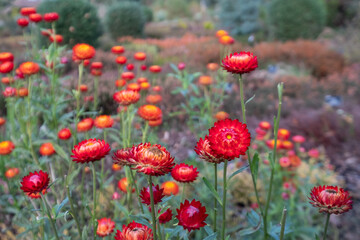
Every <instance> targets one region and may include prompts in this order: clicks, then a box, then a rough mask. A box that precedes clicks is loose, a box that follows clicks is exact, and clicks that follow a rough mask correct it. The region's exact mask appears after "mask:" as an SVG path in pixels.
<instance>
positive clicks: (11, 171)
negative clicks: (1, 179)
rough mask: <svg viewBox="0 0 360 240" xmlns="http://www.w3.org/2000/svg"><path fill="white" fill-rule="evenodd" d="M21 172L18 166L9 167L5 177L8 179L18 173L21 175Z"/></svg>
mask: <svg viewBox="0 0 360 240" xmlns="http://www.w3.org/2000/svg"><path fill="white" fill-rule="evenodd" d="M19 173H20V170H19V169H18V168H9V169H7V170H6V172H5V177H6V178H7V179H10V178H14V177H16V176H17V175H19Z"/></svg>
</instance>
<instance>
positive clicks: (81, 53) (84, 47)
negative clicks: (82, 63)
mask: <svg viewBox="0 0 360 240" xmlns="http://www.w3.org/2000/svg"><path fill="white" fill-rule="evenodd" d="M73 55H74V56H75V57H76V59H79V60H86V59H91V58H93V57H94V56H95V48H94V47H93V46H91V45H89V44H86V43H79V44H76V45H75V46H74V47H73Z"/></svg>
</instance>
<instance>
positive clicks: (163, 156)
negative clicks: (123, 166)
mask: <svg viewBox="0 0 360 240" xmlns="http://www.w3.org/2000/svg"><path fill="white" fill-rule="evenodd" d="M133 158H134V160H135V164H134V165H132V168H133V169H136V170H137V171H138V172H142V173H145V174H146V175H151V176H162V175H165V174H167V173H169V172H171V170H172V168H173V167H174V165H175V163H174V157H172V156H171V155H170V153H169V152H168V151H167V150H166V148H165V147H163V146H161V145H159V144H154V145H151V144H150V143H140V144H139V145H137V146H134V147H133Z"/></svg>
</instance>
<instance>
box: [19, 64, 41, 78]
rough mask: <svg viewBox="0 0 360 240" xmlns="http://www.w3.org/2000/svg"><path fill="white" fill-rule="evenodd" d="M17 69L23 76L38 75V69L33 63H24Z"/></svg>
mask: <svg viewBox="0 0 360 240" xmlns="http://www.w3.org/2000/svg"><path fill="white" fill-rule="evenodd" d="M19 69H20V72H22V73H23V74H24V75H32V74H36V73H38V72H39V70H40V67H39V65H38V64H37V63H34V62H24V63H22V64H21V65H20V66H19Z"/></svg>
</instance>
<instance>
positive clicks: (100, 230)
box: [96, 218, 115, 237]
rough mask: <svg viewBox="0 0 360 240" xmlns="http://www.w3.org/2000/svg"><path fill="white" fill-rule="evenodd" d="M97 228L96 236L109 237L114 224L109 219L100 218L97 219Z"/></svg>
mask: <svg viewBox="0 0 360 240" xmlns="http://www.w3.org/2000/svg"><path fill="white" fill-rule="evenodd" d="M97 221H98V227H97V230H96V234H97V235H98V236H99V237H106V236H109V235H110V234H111V233H112V232H113V231H114V228H115V222H114V221H112V220H111V218H101V219H98V220H97Z"/></svg>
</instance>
